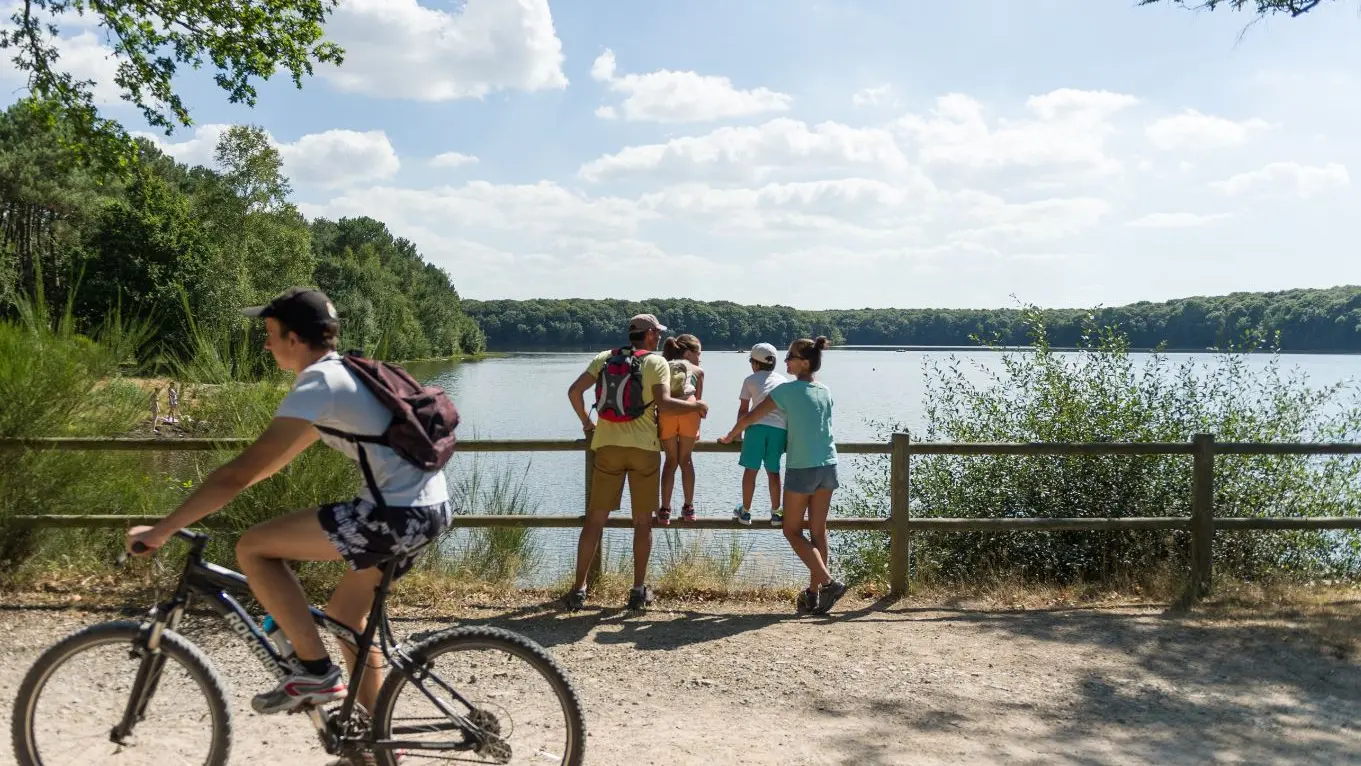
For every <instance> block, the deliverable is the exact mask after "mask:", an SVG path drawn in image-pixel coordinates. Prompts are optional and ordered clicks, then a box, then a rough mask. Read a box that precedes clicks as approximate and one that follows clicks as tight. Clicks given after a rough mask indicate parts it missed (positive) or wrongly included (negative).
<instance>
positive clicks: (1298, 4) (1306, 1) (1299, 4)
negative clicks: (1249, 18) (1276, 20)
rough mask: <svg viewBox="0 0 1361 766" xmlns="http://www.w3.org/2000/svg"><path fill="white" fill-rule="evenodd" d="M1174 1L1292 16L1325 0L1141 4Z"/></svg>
mask: <svg viewBox="0 0 1361 766" xmlns="http://www.w3.org/2000/svg"><path fill="white" fill-rule="evenodd" d="M1157 3H1174V4H1176V5H1180V6H1182V7H1184V8H1196V9H1204V10H1207V11H1213V10H1216V9H1218V8H1220V7H1228V8H1232V9H1233V10H1235V11H1241V10H1244V9H1250V10H1252V11H1253V12H1255V13H1256V14H1257V15H1258V16H1269V15H1273V14H1277V13H1288V14H1290V16H1291V17H1292V18H1294V17H1298V16H1303V15H1304V14H1306V13H1308V12H1310V11H1312V10H1314V9H1315V8H1317V7H1318V6H1319V5H1321V4H1322V3H1323V0H1139V5H1156V4H1157Z"/></svg>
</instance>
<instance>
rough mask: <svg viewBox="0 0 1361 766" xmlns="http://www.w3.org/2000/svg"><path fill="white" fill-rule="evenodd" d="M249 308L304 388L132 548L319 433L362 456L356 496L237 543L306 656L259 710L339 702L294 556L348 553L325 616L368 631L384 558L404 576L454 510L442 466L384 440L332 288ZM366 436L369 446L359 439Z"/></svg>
mask: <svg viewBox="0 0 1361 766" xmlns="http://www.w3.org/2000/svg"><path fill="white" fill-rule="evenodd" d="M243 313H245V314H246V315H247V316H252V317H260V318H263V319H264V321H265V329H266V332H267V338H266V340H265V348H266V349H268V350H269V352H270V353H271V354H272V355H273V357H274V361H275V362H276V363H277V364H278V365H279V367H280V369H285V370H289V371H292V372H294V373H295V374H296V376H297V377H296V380H295V381H294V384H293V388H292V389H291V390H290V391H289V392H288V394H287V395H286V396H285V397H284V399H283V401H282V402H281V403H280V404H279V408H278V409H277V410H276V411H275V414H274V418H273V420H271V421H270V423H269V426H268V427H267V428H266V429H265V431H264V433H262V434H261V435H260V436H259V437H258V438H257V439H256V440H255V442H253V443H252V444H251V445H250V446H248V447H246V449H245V450H244V451H242V453H241V454H240V455H238V456H236V457H235V458H234V459H232V460H231V461H230V462H228V463H227V464H226V465H223V466H222V467H220V468H218V469H217V470H215V471H213V472H212V473H211V474H209V476H208V477H207V478H206V479H205V480H204V481H203V483H202V484H201V485H200V486H199V487H198V489H196V490H195V491H194V492H193V494H191V495H190V496H189V497H188V498H187V499H186V500H185V501H184V502H183V503H181V504H180V506H179V507H178V508H176V509H175V510H174V511H173V512H172V513H170V515H168V516H166V517H165V518H164V519H162V520H161V521H159V522H157V523H156V524H155V525H154V526H151V527H134V528H133V529H131V530H129V531H128V541H127V545H128V549H129V551H133V552H137V551H134V549H133V544H134V543H138V542H140V543H142V544H143V545H145V546H146V548H147V549H148V550H146V551H144V552H141V553H140V555H150V554H151V552H152V551H154V550H155V549H156V548H159V547H160V546H162V545H164V544H165V542H166V541H167V540H169V539H170V538H171V537H172V536H173V535H174V534H175V532H176V531H177V530H179V529H182V528H184V527H187V526H190V525H192V524H194V523H196V522H198V521H199V520H200V519H202V518H204V517H205V516H208V515H209V514H212V513H214V512H216V511H218V510H219V509H221V508H222V507H223V506H225V505H226V504H227V503H228V502H230V501H231V500H232V498H234V497H236V496H237V495H238V494H240V493H241V492H242V491H244V490H245V489H246V488H248V487H250V486H251V485H253V484H255V483H257V482H259V481H262V480H264V479H266V478H268V477H270V476H272V475H273V474H275V473H277V472H278V471H279V470H280V469H282V468H283V467H284V466H286V465H288V463H289V462H290V461H292V459H293V458H294V457H296V456H297V455H298V454H299V453H301V452H302V451H303V450H304V449H306V448H307V447H308V446H310V445H311V444H312V443H313V442H315V441H316V440H317V439H321V440H322V441H323V442H325V444H326V445H327V446H328V447H331V448H332V449H335V450H338V451H340V452H341V453H342V454H344V455H346V456H347V457H349V458H350V459H351V460H356V461H358V462H360V463H361V465H362V466H363V467H364V473H365V480H366V481H365V486H364V487H362V488H361V489H360V491H359V493H358V496H356V497H355V498H353V499H351V500H345V501H342V502H338V503H331V504H328V505H323V506H321V507H319V508H310V509H306V510H301V511H295V512H293V513H290V514H287V515H284V516H280V517H277V518H274V519H271V520H269V521H266V522H262V523H260V524H257V525H255V526H254V527H251V528H250V529H248V530H246V532H245V533H244V534H243V535H242V536H241V538H240V540H239V541H238V542H237V544H236V557H237V562H238V564H239V565H240V567H241V571H242V572H243V573H244V574H245V575H246V577H247V578H248V580H249V583H250V589H251V592H252V594H253V595H254V596H255V598H256V599H257V600H258V601H259V602H260V604H261V606H263V607H264V608H265V610H266V611H268V612H269V614H270V615H272V616H273V617H274V620H275V621H276V622H277V623H278V624H279V626H280V627H281V628H283V631H284V635H285V636H287V638H288V640H289V641H290V642H291V643H292V645H293V647H294V650H295V652H296V657H297V659H298V660H299V663H298V664H299V665H300V668H299V669H298V671H297V672H295V673H294V674H292V675H290V676H288V677H287V678H284V679H282V680H281V681H280V682H279V684H278V686H276V687H275V688H273V689H271V690H269V691H267V692H264V693H262V694H257V695H256V696H255V698H254V699H253V700H252V701H251V705H252V707H253V708H254V709H255V710H256V712H259V713H278V712H283V711H289V710H295V709H297V708H298V707H300V706H302V705H304V704H324V703H326V702H331V701H334V700H338V699H341V698H343V697H344V696H345V694H346V691H347V689H346V685H345V676H344V675H342V673H341V669H340V668H339V667H337V666H336V665H335V664H334V663H333V662H332V661H331V658H330V657H329V656H328V655H327V652H326V648H325V646H324V645H323V644H322V642H321V636H320V634H319V633H318V631H317V627H316V625H315V624H314V623H313V621H312V618H311V616H310V614H309V613H308V603H307V597H306V595H305V594H304V593H303V590H302V586H301V585H300V584H299V583H298V580H297V578H296V577H295V576H294V575H293V572H292V570H290V569H289V568H288V564H287V563H286V562H288V561H334V560H339V559H344V560H345V561H346V562H347V563H348V564H349V566H350V571H349V572H347V573H346V574H345V576H344V577H343V578H342V579H341V581H340V584H339V585H337V586H336V589H335V592H334V593H333V594H332V595H331V600H330V602H329V604H328V605H327V608H326V612H327V614H329V615H330V616H331V617H332V618H333V619H336V620H338V621H340V622H342V623H344V624H346V625H349V626H351V627H353V628H355V629H356V630H363V629H364V623H365V622H366V621H367V617H368V612H369V609H370V607H371V606H372V603H373V597H374V589H375V588H376V587H377V586H378V583H379V581H380V580H381V579H382V576H383V571H382V564H384V563H386V562H387V561H389V560H391V559H392V558H394V557H400V558H401V561H400V563H399V565H398V569H397V573H396V576H401V575H402V574H404V573H405V572H406V571H408V570H409V569H410V567H411V565H412V563H413V562H414V560H415V556H416V554H417V553H418V552H419V551H420V550H421V549H422V548H424V547H425V546H426V545H428V544H429V543H430V542H431V541H433V540H434V539H435V538H436V537H438V536H439V534H440V533H441V532H442V531H444V529H445V528H446V527H447V526H448V525H449V521H450V517H451V515H452V509H451V507H450V504H449V491H448V488H447V486H446V484H445V479H444V474H443V472H442V471H441V470H440V469H438V468H437V469H435V470H423V469H422V468H421V467H420V466H418V465H415V464H413V463H412V462H409V461H408V460H407V459H405V458H403V457H402V456H401V455H399V454H398V453H397V452H396V451H395V450H394V449H393V448H392V447H391V446H388V445H387V444H386V443H383V442H382V441H381V439H382V435H383V434H384V432H385V429H387V428H388V426H389V424H390V423H391V422H393V413H392V411H391V410H390V409H389V408H388V406H386V405H384V404H383V403H382V402H381V401H380V400H379V399H378V398H377V397H376V396H375V394H374V393H373V392H372V391H370V390H369V388H368V387H367V386H366V385H365V384H363V383H362V382H361V381H360V380H359V379H358V378H357V377H356V376H355V374H354V373H352V372H351V371H350V369H349V368H348V367H347V366H346V364H345V362H343V361H342V358H341V356H340V354H338V353H337V352H336V347H337V341H338V337H339V332H340V320H339V317H338V315H337V314H336V310H335V306H334V305H333V304H332V303H331V301H330V299H328V298H327V297H326V295H325V294H324V293H322V292H321V291H319V290H310V289H304V288H296V287H295V288H290V289H289V290H287V291H285V292H284V293H282V294H280V295H279V296H278V297H276V298H275V299H274V300H272V301H270V302H269V303H268V304H266V305H264V306H256V307H253V308H248V309H244V311H243ZM347 434H348V435H353V436H354V437H355V438H346V435H347ZM356 438H357V439H358V441H362V442H364V443H363V444H362V445H360V444H357V443H356ZM376 440H377V441H376ZM375 491H376V492H377V496H375V494H374V492H375ZM342 651H344V653H345V660H346V662H347V663H348V664H349V665H350V666H351V668H353V665H354V662H355V657H354V656H353V650H351V649H349V647H346V646H344V645H342ZM370 657H371V658H373V659H372V660H371V661H370V662H369V666H370V668H373V669H372V670H370V671H369V672H368V673H366V674H365V676H364V678H363V681H362V682H361V684H360V686H361V688H360V689H359V692H358V701H359V702H360V703H361V704H362V705H363V706H364V707H365V708H366V709H368V710H372V709H373V703H374V700H375V698H376V697H377V692H378V687H379V685H380V684H381V682H382V672H381V671H379V670H377V668H378V667H381V657H379V656H378V655H377V651H376V649H375V650H373V651H372V653H371V654H370Z"/></svg>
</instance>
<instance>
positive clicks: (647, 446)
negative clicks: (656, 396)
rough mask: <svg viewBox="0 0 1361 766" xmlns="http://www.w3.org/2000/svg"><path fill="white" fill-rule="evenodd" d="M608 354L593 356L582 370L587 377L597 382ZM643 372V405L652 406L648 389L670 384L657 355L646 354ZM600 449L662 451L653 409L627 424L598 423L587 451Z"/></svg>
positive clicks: (649, 407)
mask: <svg viewBox="0 0 1361 766" xmlns="http://www.w3.org/2000/svg"><path fill="white" fill-rule="evenodd" d="M611 353H612V352H611V351H601V352H600V353H599V354H596V356H595V358H594V359H592V360H591V363H590V364H589V365H587V366H586V372H587V374H589V375H590V376H591V377H593V378H596V379H597V380H599V379H600V371H601V370H602V369H604V367H605V360H606V359H609V357H610V354H611ZM642 368H643V403H644V404H647V405H651V404H652V387H653V386H656V385H659V384H667V383H669V380H670V375H671V370H670V368H669V367H668V366H667V364H666V360H665V359H662V355H661V354H656V353H653V354H648V355H647V356H645V357H643V359H642ZM601 447H634V448H636V449H641V450H647V451H649V452H659V451H661V448H662V442H661V439H659V438H658V436H657V408H656V407H653V406H648V407H647V409H645V410H643V414H641V415H639V416H638V417H636V418H634V419H633V420H630V421H629V422H627V423H614V422H611V421H608V420H601V421H599V422H597V423H596V425H595V438H593V439H592V440H591V449H600V448H601Z"/></svg>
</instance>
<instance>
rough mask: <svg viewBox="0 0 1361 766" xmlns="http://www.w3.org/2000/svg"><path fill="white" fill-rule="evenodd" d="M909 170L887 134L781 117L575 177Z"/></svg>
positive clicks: (646, 150) (595, 164) (646, 151)
mask: <svg viewBox="0 0 1361 766" xmlns="http://www.w3.org/2000/svg"><path fill="white" fill-rule="evenodd" d="M908 168H909V163H908V161H907V157H906V156H904V155H903V153H902V150H900V149H899V148H898V144H897V142H895V141H894V139H893V136H892V134H890V133H889V132H888V131H886V130H881V129H879V128H853V127H850V126H848V125H843V124H841V123H837V122H824V123H822V124H819V125H814V126H811V127H810V126H809V125H807V124H806V123H804V122H801V121H799V120H791V119H788V118H783V117H782V118H777V119H774V120H771V121H769V122H767V123H765V124H763V125H757V126H742V127H723V128H718V129H717V130H714V131H713V132H711V133H706V134H704V135H700V136H686V137H682V138H675V139H672V140H670V141H668V142H666V143H664V144H644V145H640V146H630V147H626V148H624V149H622V150H620V151H619V152H617V153H615V154H608V155H605V156H604V157H600V158H598V159H595V160H592V161H590V162H587V163H586V164H584V165H582V166H581V169H580V170H579V171H578V175H580V176H581V177H582V178H584V179H586V180H588V181H602V180H607V179H611V178H618V177H623V176H629V175H633V174H645V175H648V176H679V177H682V178H686V177H700V178H705V179H712V178H713V176H715V175H726V176H728V177H732V178H739V179H756V180H765V179H766V178H767V177H768V176H771V175H772V174H776V173H778V172H779V171H780V170H781V169H793V170H795V171H797V172H798V173H799V174H800V175H802V176H803V177H804V178H805V180H812V179H811V178H809V176H813V177H817V176H821V177H828V176H835V175H840V174H844V171H847V170H849V169H859V170H861V171H877V172H903V171H905V170H907V169H908Z"/></svg>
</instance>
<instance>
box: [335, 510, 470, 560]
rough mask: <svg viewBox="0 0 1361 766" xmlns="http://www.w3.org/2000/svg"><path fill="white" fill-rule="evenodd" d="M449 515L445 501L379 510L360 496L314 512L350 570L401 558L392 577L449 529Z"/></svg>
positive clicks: (450, 514) (450, 511) (450, 513)
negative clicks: (436, 503) (435, 503)
mask: <svg viewBox="0 0 1361 766" xmlns="http://www.w3.org/2000/svg"><path fill="white" fill-rule="evenodd" d="M452 516H453V507H452V506H451V505H450V504H449V503H448V502H443V503H439V504H438V505H422V506H416V507H412V508H404V507H396V506H388V507H387V508H386V509H380V508H378V506H376V505H374V504H373V503H371V502H369V501H368V500H361V499H359V498H355V499H354V500H346V501H345V502H343V503H332V504H330V505H323V506H321V508H320V509H318V511H317V517H318V519H319V520H320V521H321V528H322V529H323V530H325V532H326V536H327V537H328V538H330V539H331V544H333V545H335V547H336V550H338V551H340V555H341V556H342V557H344V559H345V561H346V562H348V563H349V565H350V568H351V569H355V570H359V569H368V568H369V567H380V566H383V565H384V564H386V563H387V562H388V561H389V560H391V559H393V558H394V557H401V561H400V563H398V565H397V572H396V573H395V575H394V577H401V576H402V575H404V574H406V573H407V571H408V570H409V569H411V565H412V564H414V563H415V562H416V554H418V553H420V551H421V549H422V548H424V547H425V546H427V545H429V544H430V543H431V542H433V541H434V540H435V538H437V537H439V535H440V533H441V532H443V531H444V530H445V529H446V528H448V526H449V520H450V518H451V517H452Z"/></svg>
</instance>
